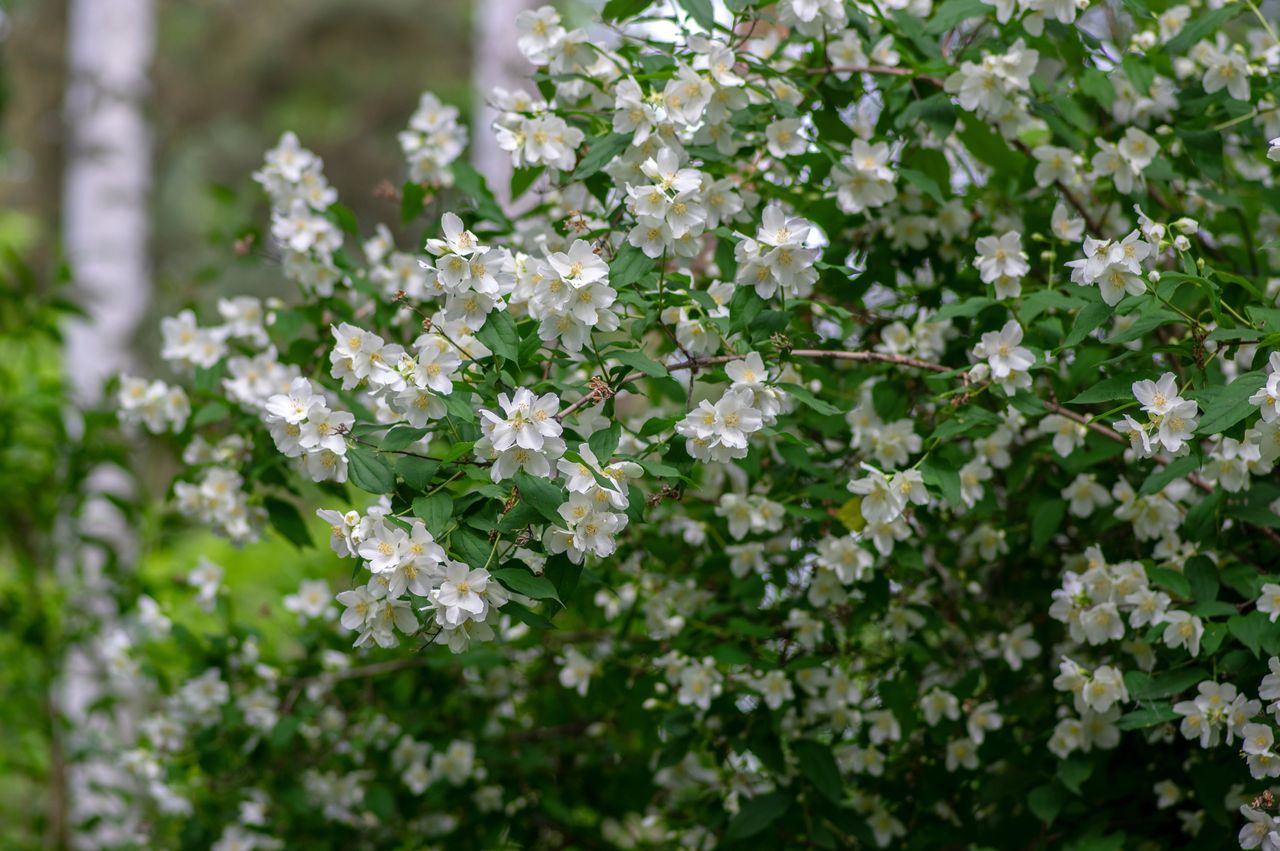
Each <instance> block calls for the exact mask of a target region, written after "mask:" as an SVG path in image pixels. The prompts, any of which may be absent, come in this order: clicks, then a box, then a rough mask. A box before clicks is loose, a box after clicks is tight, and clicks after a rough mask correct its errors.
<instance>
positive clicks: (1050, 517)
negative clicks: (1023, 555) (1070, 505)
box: [1031, 499, 1067, 550]
mask: <svg viewBox="0 0 1280 851" xmlns="http://www.w3.org/2000/svg"><path fill="white" fill-rule="evenodd" d="M1066 513H1067V503H1066V501H1065V500H1061V499H1048V500H1045V501H1043V502H1041V503H1038V504H1037V505H1036V506H1035V509H1034V511H1033V513H1032V515H1031V549H1033V550H1041V549H1044V545H1045V544H1047V543H1049V539H1050V538H1052V537H1053V533H1054V532H1057V531H1058V527H1060V526H1061V525H1062V518H1063V517H1065V516H1066Z"/></svg>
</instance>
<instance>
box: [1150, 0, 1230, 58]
mask: <svg viewBox="0 0 1280 851" xmlns="http://www.w3.org/2000/svg"><path fill="white" fill-rule="evenodd" d="M1238 14H1240V7H1239V6H1236V5H1230V6H1223V7H1222V8H1221V9H1214V10H1213V11H1212V12H1208V13H1206V14H1203V15H1202V14H1200V13H1198V12H1197V13H1196V14H1195V16H1194V17H1193V18H1192V19H1191V20H1189V21H1188V22H1187V24H1186V26H1184V27H1183V28H1182V29H1181V30H1180V31H1179V32H1178V34H1177V35H1176V36H1174V37H1173V38H1171V39H1169V42H1168V43H1167V44H1165V46H1164V52H1165V53H1167V54H1169V55H1170V56H1173V55H1174V54H1177V53H1182V52H1183V51H1185V50H1187V48H1189V47H1191V46H1192V45H1193V44H1195V43H1196V42H1198V41H1200V40H1201V39H1202V38H1204V37H1205V36H1207V35H1209V34H1210V33H1212V32H1213V31H1214V30H1217V29H1219V28H1220V27H1221V26H1222V25H1223V24H1225V23H1226V22H1227V21H1229V20H1231V19H1232V18H1234V17H1235V16H1236V15H1238Z"/></svg>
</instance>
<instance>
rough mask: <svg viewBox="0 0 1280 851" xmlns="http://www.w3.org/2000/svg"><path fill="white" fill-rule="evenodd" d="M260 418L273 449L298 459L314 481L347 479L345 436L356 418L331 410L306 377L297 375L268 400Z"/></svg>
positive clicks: (324, 397)
mask: <svg viewBox="0 0 1280 851" xmlns="http://www.w3.org/2000/svg"><path fill="white" fill-rule="evenodd" d="M263 420H264V422H266V424H267V430H268V431H270V432H271V437H272V439H273V440H275V444H276V449H278V450H279V451H280V452H281V453H282V454H283V455H284V456H285V457H286V458H301V459H302V460H303V464H304V465H305V468H306V471H307V475H308V476H310V477H311V479H312V480H313V481H317V482H324V481H335V482H345V481H346V480H347V458H346V456H347V435H348V434H349V433H350V432H351V427H352V426H353V425H354V424H355V421H356V418H355V417H354V416H352V415H351V414H349V413H347V412H346V411H334V410H331V409H330V408H329V400H328V399H327V398H326V396H325V395H324V393H322V392H317V391H316V388H315V386H314V385H313V384H312V383H311V381H310V380H309V379H307V378H304V377H302V376H299V377H298V378H295V379H294V380H293V381H292V382H291V383H290V385H289V392H288V393H279V394H276V395H275V396H272V397H271V398H270V399H268V400H267V404H266V409H265V411H264V412H263Z"/></svg>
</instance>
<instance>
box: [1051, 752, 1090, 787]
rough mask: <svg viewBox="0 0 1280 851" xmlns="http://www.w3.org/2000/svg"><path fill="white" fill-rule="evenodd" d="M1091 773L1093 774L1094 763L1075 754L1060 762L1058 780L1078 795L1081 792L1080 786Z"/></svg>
mask: <svg viewBox="0 0 1280 851" xmlns="http://www.w3.org/2000/svg"><path fill="white" fill-rule="evenodd" d="M1091 774H1093V763H1092V762H1090V761H1089V760H1087V759H1085V758H1084V757H1080V756H1073V757H1070V758H1068V759H1064V760H1062V761H1061V762H1059V763H1058V780H1060V781H1061V782H1062V785H1063V786H1066V787H1067V788H1068V789H1070V790H1071V791H1072V792H1074V793H1075V794H1077V795H1079V794H1080V787H1081V786H1082V785H1083V784H1084V782H1085V781H1086V780H1088V779H1089V775H1091Z"/></svg>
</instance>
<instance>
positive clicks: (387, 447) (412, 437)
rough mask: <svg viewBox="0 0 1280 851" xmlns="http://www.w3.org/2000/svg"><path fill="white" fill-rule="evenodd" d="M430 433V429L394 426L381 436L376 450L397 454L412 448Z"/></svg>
mask: <svg viewBox="0 0 1280 851" xmlns="http://www.w3.org/2000/svg"><path fill="white" fill-rule="evenodd" d="M430 433H431V430H430V429H425V428H414V427H413V426H404V425H402V426H396V427H395V428H393V429H390V430H389V431H388V432H387V433H386V434H385V435H383V437H382V442H381V443H380V444H378V448H379V449H381V450H382V451H383V452H398V451H400V450H402V449H405V448H406V447H409V446H412V445H413V444H415V443H417V442H418V441H419V440H422V438H424V437H426V436H427V435H428V434H430Z"/></svg>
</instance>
